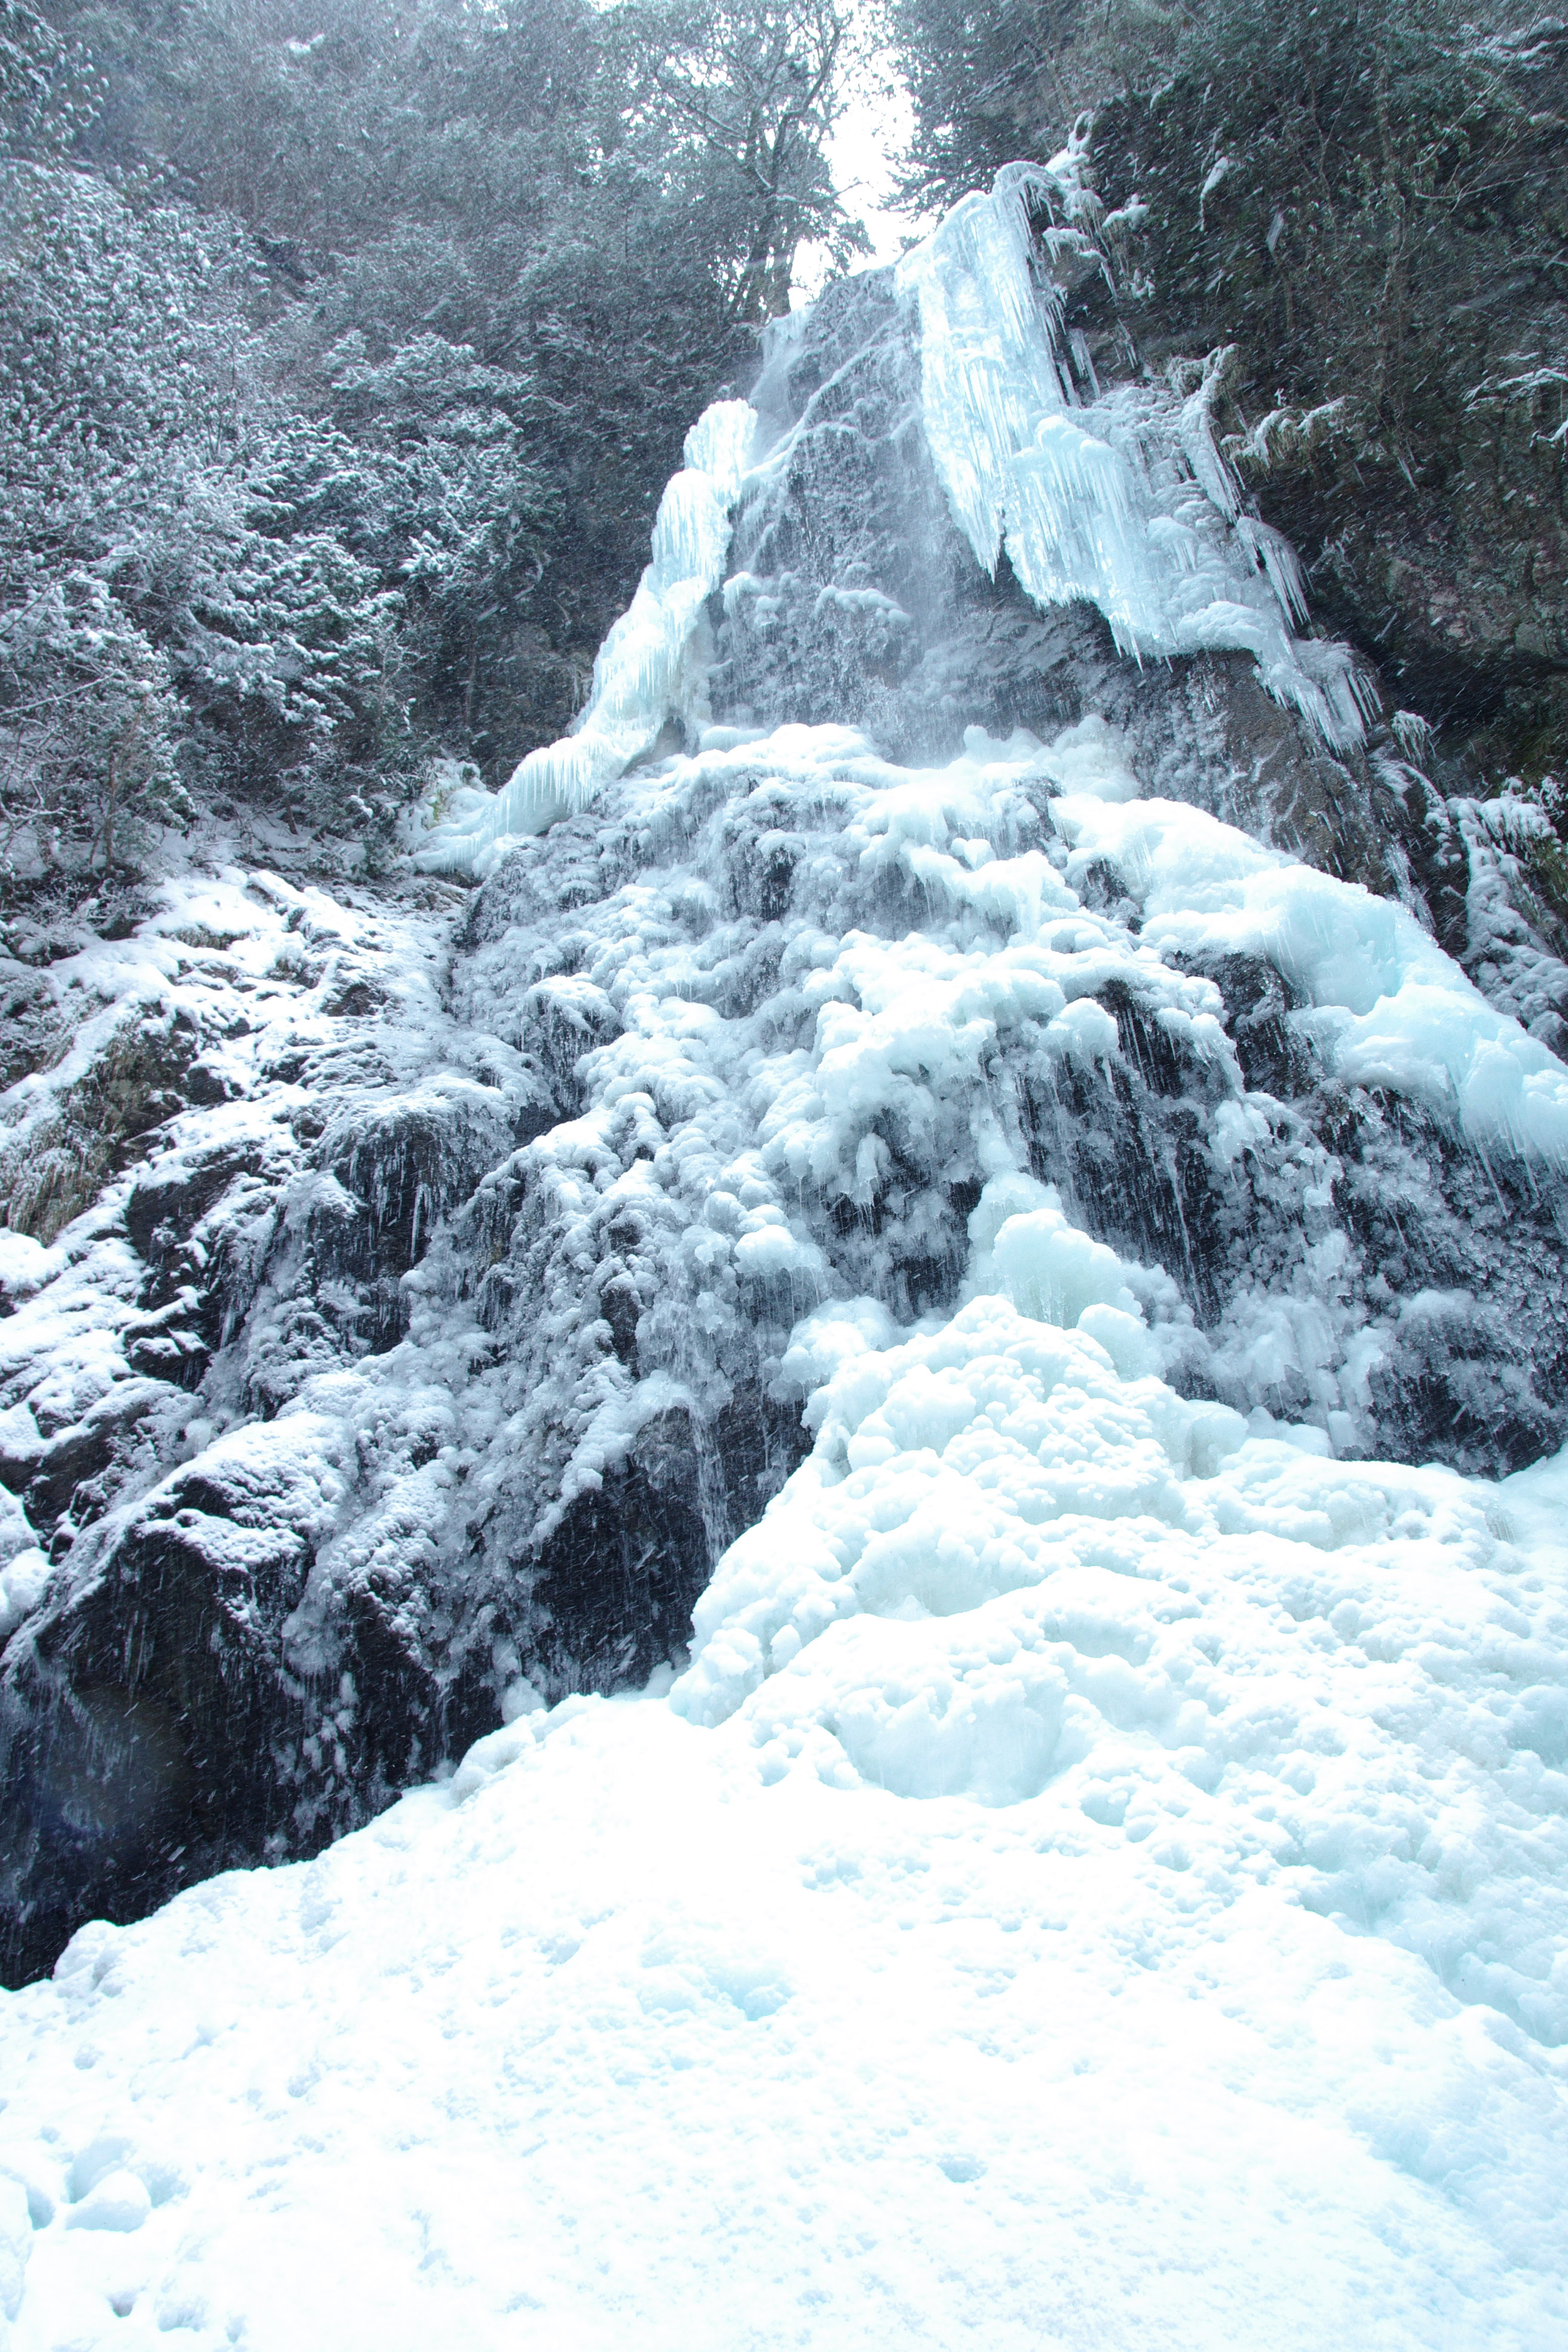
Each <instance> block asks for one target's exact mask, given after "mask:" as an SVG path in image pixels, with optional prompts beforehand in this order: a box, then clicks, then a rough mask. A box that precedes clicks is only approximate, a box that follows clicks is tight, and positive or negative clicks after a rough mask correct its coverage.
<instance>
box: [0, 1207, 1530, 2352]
mask: <svg viewBox="0 0 1568 2352" xmlns="http://www.w3.org/2000/svg"><path fill="white" fill-rule="evenodd" d="M1004 1181H1009V1180H1004ZM1010 1181H1011V1182H1012V1184H1013V1185H1014V1186H1015V1187H1016V1185H1017V1184H1018V1183H1019V1182H1020V1181H1024V1180H1010ZM1036 1190H1037V1191H1038V1190H1039V1188H1036ZM989 1205H990V1210H991V1215H990V1218H989V1221H987V1215H986V1210H987V1204H986V1203H984V1202H983V1204H982V1209H981V1210H980V1211H977V1213H976V1216H977V1219H978V1220H979V1221H980V1223H979V1230H978V1232H977V1244H982V1243H984V1239H985V1237H986V1234H987V1231H988V1229H989V1224H994V1223H995V1215H996V1213H998V1212H1000V1211H1005V1210H1007V1209H1009V1208H1011V1211H1012V1214H1011V1217H1010V1218H1007V1217H1005V1216H1004V1217H1003V1221H1002V1223H1000V1225H999V1226H997V1228H996V1231H995V1234H994V1239H993V1241H992V1246H991V1249H990V1253H989V1258H988V1260H986V1259H984V1258H983V1257H982V1258H978V1259H977V1263H978V1264H980V1265H982V1267H984V1265H985V1264H986V1263H988V1264H989V1265H991V1266H992V1267H993V1268H995V1267H997V1266H1000V1267H1001V1268H1003V1269H1004V1271H1006V1270H1007V1269H1009V1268H1010V1269H1011V1278H1012V1282H1013V1286H1014V1287H1015V1288H1024V1289H1026V1288H1027V1287H1028V1286H1029V1285H1031V1284H1032V1285H1033V1286H1034V1293H1035V1295H1036V1297H1037V1298H1038V1297H1039V1296H1040V1294H1041V1293H1042V1292H1043V1291H1048V1290H1049V1289H1050V1286H1051V1285H1052V1283H1053V1282H1054V1283H1055V1284H1056V1285H1057V1288H1056V1291H1055V1293H1054V1294H1053V1295H1054V1296H1055V1297H1056V1298H1057V1300H1058V1315H1062V1314H1064V1313H1065V1311H1066V1309H1068V1308H1072V1307H1076V1308H1077V1310H1078V1328H1075V1329H1070V1330H1069V1329H1064V1328H1060V1327H1059V1324H1058V1323H1057V1322H1048V1321H1045V1320H1042V1319H1040V1317H1039V1315H1038V1313H1037V1314H1035V1315H1032V1316H1030V1315H1023V1314H1020V1313H1019V1312H1018V1311H1017V1309H1016V1307H1015V1306H1014V1305H1013V1304H1012V1303H1011V1302H1010V1301H1009V1300H1008V1299H1006V1298H1005V1297H1000V1296H998V1295H996V1293H994V1292H991V1293H987V1292H984V1291H981V1292H980V1293H979V1294H978V1295H977V1296H976V1297H974V1298H973V1299H972V1300H971V1301H970V1303H969V1304H968V1305H967V1306H965V1307H963V1308H961V1309H960V1311H959V1313H958V1314H957V1316H956V1317H954V1318H952V1322H951V1323H950V1324H949V1325H948V1326H947V1327H946V1328H944V1329H942V1330H941V1331H932V1332H929V1333H926V1334H923V1335H917V1336H916V1337H915V1338H913V1339H904V1340H903V1341H902V1342H901V1343H900V1344H896V1345H894V1346H892V1347H885V1348H866V1347H862V1348H860V1349H858V1350H857V1349H854V1348H853V1346H851V1345H848V1344H846V1346H845V1348H844V1350H843V1353H842V1358H841V1361H840V1364H839V1369H838V1370H837V1373H836V1374H835V1376H834V1378H833V1380H832V1381H830V1382H829V1384H828V1385H827V1387H826V1390H825V1391H823V1392H821V1393H820V1394H819V1396H818V1399H817V1401H816V1406H815V1408H814V1418H815V1419H816V1422H817V1423H818V1424H819V1435H818V1440H817V1445H816V1452H815V1453H814V1454H813V1455H812V1456H811V1457H810V1459H809V1460H808V1461H807V1463H806V1464H805V1465H803V1467H802V1469H801V1470H800V1471H799V1472H798V1473H797V1474H796V1475H795V1478H794V1479H793V1480H792V1481H791V1482H790V1485H789V1486H787V1487H786V1488H785V1490H784V1493H783V1495H782V1496H780V1497H779V1499H778V1501H777V1502H776V1503H775V1505H774V1506H773V1509H772V1510H771V1512H770V1513H769V1514H768V1515H767V1517H765V1518H764V1519H763V1521H762V1522H761V1523H760V1525H759V1526H758V1527H757V1528H754V1529H752V1531H751V1532H750V1533H749V1534H748V1535H747V1536H746V1537H744V1538H742V1539H741V1541H740V1542H739V1543H738V1544H737V1545H736V1546H734V1547H733V1548H732V1549H731V1553H730V1555H729V1556H728V1559H726V1561H725V1562H724V1563H723V1565H722V1566H721V1570H720V1572H719V1575H718V1576H717V1578H716V1579H715V1581H714V1584H713V1587H712V1589H711V1591H710V1594H709V1595H708V1596H707V1598H706V1600H705V1601H704V1602H703V1604H702V1607H701V1609H700V1612H699V1620H698V1639H697V1643H696V1645H695V1650H694V1655H693V1660H692V1664H691V1665H690V1667H689V1670H688V1671H687V1673H686V1674H685V1675H683V1676H682V1677H681V1678H680V1679H679V1681H678V1682H676V1684H675V1685H674V1687H673V1689H672V1690H671V1689H668V1676H666V1677H663V1678H661V1680H662V1683H663V1685H665V1686H664V1687H660V1686H659V1683H658V1682H657V1681H656V1686H655V1687H654V1688H653V1689H651V1690H650V1691H649V1692H648V1693H647V1695H645V1696H642V1697H640V1698H633V1699H627V1700H620V1701H613V1700H612V1701H605V1700H602V1699H570V1700H567V1701H566V1702H565V1703H564V1704H563V1705H562V1706H559V1707H557V1708H556V1709H554V1710H553V1711H552V1712H550V1713H545V1712H544V1711H542V1710H535V1711H533V1712H530V1713H524V1714H523V1715H521V1716H520V1717H519V1718H518V1719H517V1720H516V1721H515V1722H514V1723H513V1724H512V1725H511V1726H510V1727H509V1728H507V1729H506V1730H503V1731H501V1732H499V1733H496V1734H493V1735H492V1736H491V1737H490V1738H488V1739H486V1740H484V1741H482V1742H481V1743H480V1744H479V1748H476V1749H475V1750H474V1751H473V1752H472V1754H471V1755H470V1756H469V1758H468V1759H467V1761H466V1762H465V1763H464V1764H463V1765H462V1766H461V1767H460V1768H459V1769H458V1772H457V1774H456V1775H455V1777H454V1778H453V1779H451V1780H449V1781H448V1782H447V1783H446V1784H445V1785H444V1786H441V1787H433V1788H427V1789H423V1790H416V1792H414V1793H413V1794H412V1795H410V1796H408V1797H406V1798H405V1799H404V1800H403V1801H401V1802H400V1803H399V1804H398V1805H397V1806H395V1808H394V1809H393V1811H390V1812H389V1813H387V1814H386V1815H384V1817H383V1818H382V1819H381V1820H380V1821H379V1822H376V1823H375V1824H374V1826H373V1827H372V1828H370V1829H368V1830H366V1831H363V1832H360V1833H359V1834H357V1835H355V1836H353V1837H350V1838H348V1839H345V1840H344V1841H343V1842H342V1843H340V1844H339V1845H337V1846H336V1847H335V1848H333V1849H332V1850H331V1851H330V1852H329V1853H325V1854H324V1855H322V1856H321V1858H320V1859H319V1860H318V1861H316V1862H314V1863H312V1864H309V1865H307V1866H303V1867H294V1868H288V1869H282V1870H277V1871H272V1872H260V1873H244V1874H238V1873H237V1874H230V1875H228V1876H226V1877H223V1878H220V1879H217V1880H215V1881H213V1882H211V1883H209V1884H208V1885H204V1886H201V1887H199V1888H197V1889H195V1891H193V1892H192V1893H190V1894H187V1895H183V1896H181V1897H179V1898H178V1899H177V1900H176V1901H175V1902H174V1903H173V1904H171V1905H170V1906H169V1907H168V1908H167V1909H166V1910H165V1911H164V1912H163V1913H162V1914H161V1915H159V1916H157V1917H155V1918H153V1919H152V1920H149V1921H147V1922H145V1923H144V1924H142V1926H140V1927H132V1928H129V1929H116V1928H113V1927H107V1926H96V1925H95V1926H92V1927H88V1928H85V1929H84V1930H83V1931H82V1932H81V1933H80V1934H79V1937H77V1939H76V1942H75V1943H74V1944H73V1945H72V1947H71V1948H70V1950H69V1951H68V1954H67V1955H66V1958H65V1959H64V1960H63V1961H62V1962H61V1964H60V1967H59V1969H58V1971H57V1974H56V1977H55V1979H54V1980H53V1981H52V1982H49V1983H47V1984H41V1985H37V1986H34V1987H32V1988H30V1989H29V1990H26V1991H25V1992H22V1993H19V1994H16V1995H12V1996H9V1997H7V1999H6V2000H5V2008H4V2012H3V2014H4V2027H3V2032H4V2063H3V2072H0V2080H3V2081H4V2083H5V2106H4V2110H3V2112H0V2184H3V2183H4V2182H5V2179H9V2181H10V2182H12V2183H14V2184H15V2185H14V2186H10V2187H6V2186H5V2185H0V2220H3V2221H4V2225H5V2231H6V2233H7V2234H6V2239H5V2241H0V2243H4V2244H8V2246H9V2249H10V2251H9V2252H8V2253H7V2254H6V2255H5V2263H6V2265H7V2267H6V2268H5V2270H4V2271H0V2280H3V2281H4V2291H5V2295H6V2301H7V2306H8V2307H9V2308H10V2309H11V2310H12V2311H13V2312H14V2314H15V2326H14V2329H13V2334H12V2339H11V2340H12V2345H13V2347H14V2352H68V2347H83V2352H86V2347H97V2346H99V2345H110V2344H112V2345H116V2346H121V2347H131V2346H134V2345H136V2344H139V2343H142V2342H145V2343H147V2344H148V2345H152V2344H153V2343H154V2342H163V2341H173V2342H176V2343H190V2344H191V2345H193V2346H195V2345H200V2346H203V2347H206V2346H211V2347H219V2346H223V2345H227V2344H243V2345H246V2346H249V2347H257V2352H262V2347H278V2352H283V2347H298V2346H300V2345H310V2346H321V2347H325V2346H329V2345H330V2346H332V2347H360V2346H363V2347H372V2346H374V2347H377V2352H392V2347H403V2346H405V2345H406V2346H408V2347H414V2346H416V2345H418V2346H426V2345H428V2344H430V2343H432V2342H443V2343H444V2342H452V2341H458V2340H461V2341H464V2342H467V2343H471V2344H473V2345H475V2346H489V2345H496V2346H500V2345H503V2344H508V2345H510V2344H515V2343H516V2342H518V2341H520V2340H531V2341H538V2342H541V2343H548V2344H570V2345H573V2346H584V2347H597V2346H604V2347H611V2346H617V2347H618V2346H622V2345H626V2344H628V2343H631V2344H636V2345H637V2346H639V2347H640V2346H644V2345H646V2346H649V2347H659V2346H668V2347H678V2346H679V2347H682V2348H683V2352H686V2347H715V2352H719V2347H722V2352H740V2347H758V2352H761V2347H783V2346H786V2345H809V2346H812V2347H839V2346H842V2347H863V2346H866V2345H869V2344H878V2345H884V2344H885V2345H897V2346H904V2345H909V2346H915V2345H932V2346H948V2345H959V2344H964V2343H970V2342H976V2343H984V2345H986V2346H987V2347H1011V2346H1017V2347H1025V2346H1029V2347H1038V2346H1042V2345H1062V2346H1071V2347H1075V2348H1077V2347H1113V2346H1114V2347H1120V2346H1123V2345H1126V2346H1131V2345H1134V2344H1136V2345H1146V2344H1149V2343H1157V2344H1159V2345H1161V2346H1163V2347H1189V2346H1190V2347H1199V2346H1203V2347H1216V2352H1217V2347H1227V2352H1234V2347H1239V2346H1248V2347H1253V2346H1255V2347H1259V2352H1262V2347H1268V2352H1278V2347H1287V2346H1300V2347H1321V2345H1323V2344H1324V2343H1326V2342H1329V2341H1331V2340H1333V2339H1335V2338H1339V2339H1342V2340H1344V2341H1346V2342H1350V2343H1353V2344H1356V2345H1358V2346H1369V2347H1370V2346H1387V2347H1410V2352H1415V2347H1430V2346H1433V2345H1442V2346H1445V2347H1461V2346H1465V2347H1468V2346H1475V2347H1482V2346H1485V2347H1488V2352H1498V2347H1542V2352H1544V2347H1548V2346H1552V2345H1557V2344H1560V2343H1561V2342H1562V2341H1563V2330H1564V2327H1565V2326H1568V2296H1565V2295H1564V2293H1563V2276H1562V2241H1561V2228H1560V2221H1561V2178H1562V2147H1563V2126H1564V2123H1565V2121H1568V2115H1565V2111H1564V2087H1565V2074H1568V2070H1565V2069H1564V2066H1563V2057H1562V2046H1563V2042H1564V2039H1565V2038H1568V1965H1565V1962H1564V1959H1563V1956H1562V1930H1563V1912H1564V1909H1565V1908H1568V1904H1565V1900H1564V1888H1565V1873H1564V1864H1565V1862H1568V1834H1565V1827H1568V1825H1565V1819H1564V1807H1565V1800H1568V1781H1565V1780H1564V1778H1563V1773H1562V1771H1561V1769H1558V1768H1560V1767H1561V1766H1562V1764H1563V1760H1564V1756H1565V1752H1568V1685H1565V1683H1564V1680H1563V1660H1564V1656H1565V1654H1568V1557H1565V1555H1564V1552H1563V1548H1562V1546H1561V1542H1560V1539H1559V1538H1560V1528H1561V1522H1562V1513H1563V1507H1564V1505H1565V1504H1568V1463H1564V1462H1562V1461H1559V1462H1555V1463H1551V1464H1547V1465H1542V1466H1540V1467H1538V1468H1537V1469H1535V1470H1532V1471H1528V1472H1525V1473H1522V1474H1521V1475H1519V1476H1516V1477H1515V1478H1512V1479H1510V1480H1506V1481H1504V1482H1502V1483H1501V1484H1500V1486H1486V1485H1484V1484H1481V1483H1479V1482H1467V1481H1464V1480H1462V1479H1460V1478H1458V1477H1457V1476H1456V1475H1453V1474H1452V1473H1449V1472H1445V1471H1440V1470H1404V1469H1391V1468H1387V1467H1384V1466H1381V1465H1367V1464H1349V1463H1332V1462H1330V1461H1327V1460H1325V1459H1324V1458H1323V1457H1322V1456H1321V1454H1316V1453H1313V1452H1312V1451H1310V1450H1303V1444H1305V1443H1306V1442H1307V1441H1306V1440H1305V1438H1304V1439H1303V1441H1302V1442H1299V1443H1297V1444H1290V1443H1287V1442H1284V1441H1282V1440H1280V1439H1279V1438H1278V1437H1265V1438H1258V1437H1248V1436H1247V1434H1246V1432H1245V1424H1243V1423H1241V1422H1240V1421H1239V1417H1238V1416H1237V1415H1234V1414H1231V1413H1228V1412H1226V1411H1225V1409H1224V1408H1220V1407H1215V1406H1213V1405H1209V1404H1204V1403H1190V1402H1184V1401H1183V1400H1181V1399H1179V1398H1177V1397H1175V1396H1174V1395H1173V1393H1172V1392H1171V1391H1169V1390H1168V1389H1166V1388H1165V1387H1164V1386H1163V1384H1162V1383H1161V1382H1160V1381H1158V1380H1157V1379H1155V1378H1153V1377H1152V1375H1149V1374H1147V1373H1143V1372H1141V1371H1140V1370H1139V1369H1138V1363H1137V1359H1138V1355H1139V1351H1140V1342H1141V1341H1142V1340H1143V1339H1144V1337H1145V1335H1144V1334H1143V1333H1142V1328H1141V1326H1140V1325H1139V1323H1138V1321H1137V1319H1136V1317H1135V1315H1134V1314H1132V1313H1131V1312H1129V1311H1128V1309H1127V1307H1126V1305H1125V1304H1123V1305H1121V1306H1118V1305H1116V1304H1114V1303H1112V1301H1113V1299H1114V1296H1115V1293H1114V1290H1113V1289H1112V1291H1111V1299H1110V1300H1108V1298H1107V1297H1106V1295H1105V1294H1106V1291H1107V1289H1108V1288H1110V1287H1111V1285H1110V1277H1111V1276H1113V1275H1114V1272H1115V1265H1114V1261H1111V1262H1110V1265H1107V1264H1106V1263H1105V1261H1107V1260H1110V1253H1109V1252H1108V1251H1104V1250H1100V1251H1098V1253H1096V1252H1095V1251H1094V1250H1093V1248H1092V1246H1091V1245H1089V1244H1084V1242H1083V1237H1082V1236H1081V1235H1079V1236H1073V1237H1070V1238H1069V1237H1066V1236H1065V1235H1064V1231H1063V1228H1062V1226H1061V1221H1060V1219H1059V1217H1058V1216H1057V1215H1056V1213H1054V1212H1053V1211H1052V1210H1051V1209H1050V1207H1049V1205H1048V1203H1047V1204H1046V1205H1043V1206H1042V1205H1038V1204H1037V1205H1035V1206H1033V1207H1031V1206H1029V1205H1028V1204H1027V1203H1026V1202H1019V1201H1014V1200H1013V1199H1012V1197H1011V1195H1009V1197H1007V1198H1005V1199H1003V1200H1000V1201H997V1200H995V1199H993V1201H992V1202H991V1203H990V1204H989ZM1064 1285H1066V1286H1067V1289H1066V1290H1064V1288H1063V1286H1064ZM1074 1285H1076V1288H1075V1287H1073V1286H1074ZM1068 1291H1070V1293H1071V1295H1070V1297H1069V1296H1068ZM1086 1291H1087V1293H1088V1294H1089V1295H1088V1297H1087V1301H1086V1298H1085V1293H1086ZM1064 1301H1065V1306H1064V1304H1063V1302H1064ZM839 1336H840V1339H843V1340H845V1341H846V1342H847V1333H841V1334H840V1335H839ZM1118 1356H1120V1357H1121V1360H1122V1364H1123V1369H1124V1372H1125V1375H1126V1376H1125V1377H1124V1376H1123V1372H1119V1371H1118V1370H1117V1367H1116V1358H1117V1357H1118Z"/></svg>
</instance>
